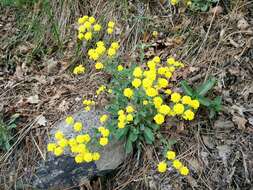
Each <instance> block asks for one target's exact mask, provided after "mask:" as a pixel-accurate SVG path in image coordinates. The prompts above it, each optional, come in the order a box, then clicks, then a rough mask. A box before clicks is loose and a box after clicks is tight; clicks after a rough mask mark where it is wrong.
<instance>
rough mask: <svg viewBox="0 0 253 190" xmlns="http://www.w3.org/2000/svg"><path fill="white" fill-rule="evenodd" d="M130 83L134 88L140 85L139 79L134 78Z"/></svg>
mask: <svg viewBox="0 0 253 190" xmlns="http://www.w3.org/2000/svg"><path fill="white" fill-rule="evenodd" d="M132 85H133V87H135V88H138V87H140V86H141V79H138V78H135V79H134V80H133V81H132Z"/></svg>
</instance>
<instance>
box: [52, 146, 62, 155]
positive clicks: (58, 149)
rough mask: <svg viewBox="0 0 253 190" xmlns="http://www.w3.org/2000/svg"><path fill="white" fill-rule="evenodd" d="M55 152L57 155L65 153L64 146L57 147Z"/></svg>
mask: <svg viewBox="0 0 253 190" xmlns="http://www.w3.org/2000/svg"><path fill="white" fill-rule="evenodd" d="M54 154H55V156H61V155H62V154H63V148H62V147H57V148H55V149H54Z"/></svg>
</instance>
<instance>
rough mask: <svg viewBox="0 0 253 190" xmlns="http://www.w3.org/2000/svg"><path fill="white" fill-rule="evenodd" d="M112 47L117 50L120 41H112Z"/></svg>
mask: <svg viewBox="0 0 253 190" xmlns="http://www.w3.org/2000/svg"><path fill="white" fill-rule="evenodd" d="M111 48H113V49H116V50H117V49H119V43H118V42H112V44H111Z"/></svg>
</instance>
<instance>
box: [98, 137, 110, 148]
mask: <svg viewBox="0 0 253 190" xmlns="http://www.w3.org/2000/svg"><path fill="white" fill-rule="evenodd" d="M99 144H100V145H102V146H105V145H107V144H108V138H105V137H101V138H100V139H99Z"/></svg>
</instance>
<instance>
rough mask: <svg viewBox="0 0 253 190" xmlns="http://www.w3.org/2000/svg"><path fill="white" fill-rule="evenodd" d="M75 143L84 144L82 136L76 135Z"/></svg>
mask: <svg viewBox="0 0 253 190" xmlns="http://www.w3.org/2000/svg"><path fill="white" fill-rule="evenodd" d="M76 142H78V143H84V142H85V137H84V135H77V136H76Z"/></svg>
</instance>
